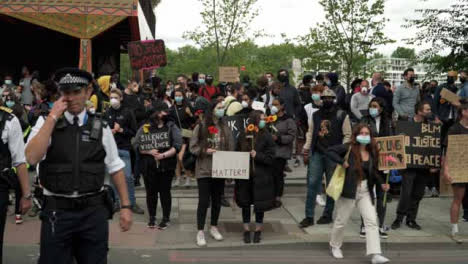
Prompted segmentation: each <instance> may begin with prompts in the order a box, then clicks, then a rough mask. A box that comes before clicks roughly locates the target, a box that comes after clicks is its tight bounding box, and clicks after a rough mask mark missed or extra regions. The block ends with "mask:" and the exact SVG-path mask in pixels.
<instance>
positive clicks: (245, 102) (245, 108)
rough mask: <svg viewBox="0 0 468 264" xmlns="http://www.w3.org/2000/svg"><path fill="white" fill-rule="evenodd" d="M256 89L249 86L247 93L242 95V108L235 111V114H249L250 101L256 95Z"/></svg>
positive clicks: (251, 101) (250, 108) (250, 109)
mask: <svg viewBox="0 0 468 264" xmlns="http://www.w3.org/2000/svg"><path fill="white" fill-rule="evenodd" d="M256 95H257V94H256V91H255V89H254V88H250V89H249V90H248V91H247V93H244V94H243V95H242V102H241V105H242V110H240V111H239V112H237V113H236V115H245V116H247V115H249V114H250V113H251V112H252V110H253V109H252V103H253V101H254V98H255V97H256Z"/></svg>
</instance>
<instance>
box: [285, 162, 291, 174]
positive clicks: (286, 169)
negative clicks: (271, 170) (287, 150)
mask: <svg viewBox="0 0 468 264" xmlns="http://www.w3.org/2000/svg"><path fill="white" fill-rule="evenodd" d="M284 171H285V172H292V170H291V168H290V167H289V166H288V165H287V164H286V166H284Z"/></svg>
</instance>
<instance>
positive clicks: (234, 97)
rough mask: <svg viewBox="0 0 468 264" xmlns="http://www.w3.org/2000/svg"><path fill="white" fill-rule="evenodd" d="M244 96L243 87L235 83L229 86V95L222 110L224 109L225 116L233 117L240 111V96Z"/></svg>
mask: <svg viewBox="0 0 468 264" xmlns="http://www.w3.org/2000/svg"><path fill="white" fill-rule="evenodd" d="M243 94H244V87H243V86H242V85H241V84H239V83H236V84H234V85H233V86H231V90H230V95H228V96H227V97H226V98H225V99H224V102H223V103H224V108H225V109H226V113H225V114H226V116H233V115H236V114H237V113H239V112H240V111H242V109H243V106H242V104H241V102H240V101H242V95H243Z"/></svg>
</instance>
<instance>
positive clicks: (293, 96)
mask: <svg viewBox="0 0 468 264" xmlns="http://www.w3.org/2000/svg"><path fill="white" fill-rule="evenodd" d="M278 81H279V82H281V83H282V84H283V87H282V88H281V90H280V93H279V96H280V97H281V98H282V99H283V100H284V103H285V110H286V113H287V114H288V115H290V116H291V117H292V118H293V119H295V118H296V115H298V113H299V111H300V110H301V108H302V105H301V99H300V97H299V92H298V91H297V89H296V87H294V86H292V85H291V84H290V82H289V72H288V71H287V70H285V69H281V70H279V71H278Z"/></svg>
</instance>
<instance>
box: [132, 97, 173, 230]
mask: <svg viewBox="0 0 468 264" xmlns="http://www.w3.org/2000/svg"><path fill="white" fill-rule="evenodd" d="M168 110H169V108H168V107H167V104H166V103H164V102H162V101H156V102H155V103H154V105H153V108H152V111H151V112H150V118H149V120H148V123H145V124H144V125H143V126H142V127H140V129H139V130H138V132H137V134H136V136H135V144H134V146H135V148H137V149H138V150H139V152H140V154H141V156H140V159H141V161H140V162H141V170H142V172H143V180H144V182H145V189H146V205H147V207H148V214H149V222H148V227H149V228H155V227H156V211H157V208H158V196H159V198H160V199H161V207H162V212H163V216H162V220H161V221H160V222H159V224H158V229H161V230H164V229H166V228H167V227H168V226H169V224H170V216H171V208H172V195H171V186H172V178H173V177H174V172H175V168H176V164H177V159H176V154H177V152H178V151H180V148H181V147H182V136H181V134H180V130H179V128H178V127H177V126H176V125H175V124H174V122H172V121H169V120H168V119H167V115H168Z"/></svg>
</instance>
